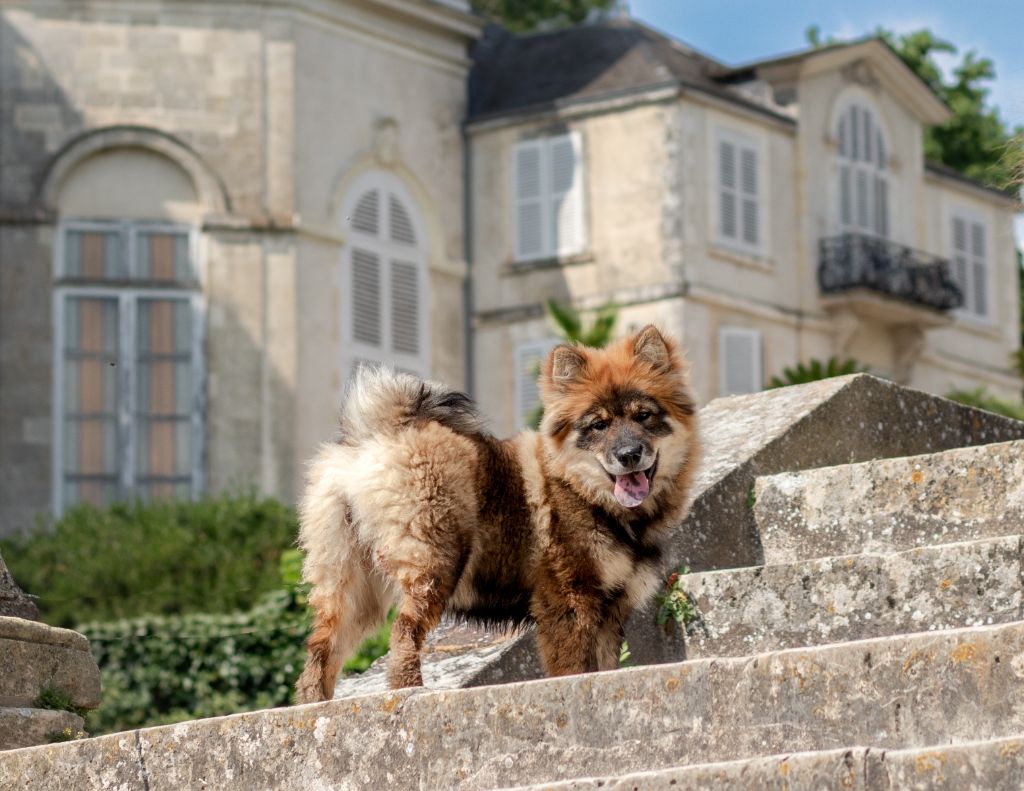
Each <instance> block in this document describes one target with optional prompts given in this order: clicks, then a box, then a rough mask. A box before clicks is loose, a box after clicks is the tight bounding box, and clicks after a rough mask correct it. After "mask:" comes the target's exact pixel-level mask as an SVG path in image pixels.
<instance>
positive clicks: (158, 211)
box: [54, 147, 203, 513]
mask: <svg viewBox="0 0 1024 791" xmlns="http://www.w3.org/2000/svg"><path fill="white" fill-rule="evenodd" d="M56 207H57V210H58V212H59V214H60V223H59V226H58V236H57V244H56V251H55V261H54V264H55V267H54V273H55V300H56V301H55V308H56V310H55V333H54V344H55V349H54V352H55V353H54V361H55V367H56V372H55V383H56V385H57V386H56V392H55V398H54V423H55V426H54V427H55V431H54V454H55V455H54V461H55V463H54V508H55V511H56V512H57V513H61V512H62V511H63V510H64V509H66V508H68V507H69V506H72V505H75V504H77V503H92V504H94V505H106V504H108V503H111V502H114V501H117V500H129V499H136V498H138V499H143V500H148V499H151V498H183V499H190V498H192V497H195V496H196V495H198V493H199V492H200V490H201V487H202V480H201V459H202V436H203V432H202V410H201V403H202V390H203V378H202V371H203V360H202V332H203V321H202V312H201V311H202V301H201V295H200V291H199V271H200V268H199V261H198V256H197V238H198V232H197V225H198V220H199V217H200V214H201V211H202V208H201V204H200V200H199V198H198V196H197V194H196V191H195V189H194V185H193V182H192V181H191V179H190V177H189V175H188V174H187V173H186V172H185V171H184V170H183V169H182V168H181V167H180V166H179V165H178V164H177V163H176V162H174V161H172V160H171V159H169V158H167V157H165V156H163V155H162V154H159V153H156V152H154V151H151V150H148V149H145V148H141V147H134V148H133V147H119V148H112V149H107V150H102V151H99V152H97V153H94V154H92V155H91V156H88V157H87V158H85V159H84V160H82V161H81V162H79V163H77V164H76V165H75V166H74V167H73V168H72V169H71V170H70V171H69V172H68V173H67V174H66V176H65V177H64V178H63V179H62V180H61V183H60V185H59V188H58V195H57V199H56Z"/></svg>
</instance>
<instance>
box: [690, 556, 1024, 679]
mask: <svg viewBox="0 0 1024 791" xmlns="http://www.w3.org/2000/svg"><path fill="white" fill-rule="evenodd" d="M1022 543H1024V542H1022V538H1021V537H1020V536H1007V537H1003V538H994V539H986V540H982V541H970V542H964V543H958V544H946V545H941V546H933V547H922V548H919V549H911V550H907V551H904V552H899V553H895V554H888V555H876V554H862V555H847V556H845V557H830V558H820V559H817V560H809V561H803V562H798V563H786V564H780V565H770V566H759V567H755V568H747V569H730V570H726V571H708V572H703V573H696V574H688V575H686V576H684V577H681V578H680V584H681V586H682V588H683V589H684V590H686V591H687V592H689V593H690V595H691V596H692V597H693V598H694V600H695V601H696V605H697V609H698V611H699V612H700V619H699V620H698V621H697V622H696V623H695V624H694V625H693V627H691V629H690V632H691V634H688V635H687V637H686V639H685V641H686V656H687V658H688V659H696V658H699V657H710V656H744V655H749V654H756V653H762V652H765V651H777V650H781V649H785V648H792V647H796V646H811V645H822V644H825V643H838V642H842V641H848V640H862V639H867V638H873V637H883V636H885V635H893V634H902V633H910V632H917V631H921V630H922V629H926V628H927V629H929V630H940V629H956V628H962V627H966V626H980V625H983V624H992V623H1008V622H1011V621H1016V620H1019V619H1021V618H1024V602H1022V601H1021V588H1022V586H1021V581H1022V579H1024V564H1022V561H1024V545H1022Z"/></svg>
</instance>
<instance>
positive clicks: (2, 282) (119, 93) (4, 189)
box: [0, 0, 1019, 534]
mask: <svg viewBox="0 0 1024 791" xmlns="http://www.w3.org/2000/svg"><path fill="white" fill-rule="evenodd" d="M947 114H948V110H947V109H946V108H945V107H944V106H943V105H942V103H941V102H940V101H938V99H937V98H936V97H935V96H934V95H932V94H931V92H930V91H929V89H928V88H927V87H926V86H925V85H923V84H922V83H920V82H919V81H918V80H917V78H916V77H915V76H914V75H913V74H912V73H911V72H910V71H909V70H907V69H906V68H905V67H904V66H903V64H902V63H901V62H900V61H899V59H898V58H897V57H896V56H895V55H894V54H893V53H892V52H891V51H890V50H888V49H887V48H886V47H885V46H884V45H883V44H881V43H880V42H878V41H864V42H860V43H857V44H854V45H848V46H843V47H833V48H828V49H824V50H819V51H815V52H811V53H804V54H802V55H799V56H793V57H788V58H780V59H776V60H771V61H765V62H760V63H755V64H751V65H749V66H745V67H742V68H730V67H727V66H725V65H724V64H721V63H719V62H717V61H715V60H713V59H711V58H708V57H707V56H704V55H702V54H700V53H697V52H694V51H692V50H689V49H687V48H686V47H684V46H683V45H681V44H679V43H678V42H675V41H673V40H671V39H668V38H667V37H665V36H663V35H660V34H658V33H655V32H653V31H651V30H649V29H647V28H645V27H643V26H642V25H639V24H637V23H634V22H631V21H628V20H613V21H604V22H599V23H595V24H591V25H586V26H582V27H578V28H572V29H568V30H562V31H555V32H550V33H541V34H534V35H527V36H512V35H510V34H507V33H504V32H502V31H500V30H498V29H495V28H488V29H487V31H486V32H485V31H483V26H482V24H481V22H480V20H479V19H478V18H477V17H475V16H474V15H472V14H471V13H470V12H469V11H468V5H467V3H466V2H465V0H278V1H277V2H273V3H266V2H256V0H252V1H251V2H249V0H240V1H233V2H227V0H204V1H203V2H199V0H134V2H132V3H125V2H119V0H105V1H101V0H88V2H72V1H71V0H31V2H30V1H29V0H0V534H2V533H9V532H14V531H18V530H26V529H30V528H31V527H32V525H33V524H34V522H35V520H36V518H37V516H38V515H40V514H46V513H57V514H60V513H62V512H63V511H65V510H66V509H67V508H68V507H69V506H72V505H74V504H76V503H80V502H91V503H98V504H103V503H108V502H111V501H114V500H121V499H132V498H149V497H168V496H177V497H195V496H197V495H199V494H200V493H202V492H217V491H221V490H224V489H231V488H239V487H256V488H258V489H259V490H260V491H263V492H265V493H268V494H273V495H276V496H279V497H281V498H283V499H285V500H289V501H291V500H294V498H295V495H296V493H297V491H298V489H299V487H300V486H301V477H302V471H303V463H304V460H305V459H306V458H308V457H309V456H310V455H311V453H312V452H313V450H314V449H315V447H316V444H317V443H318V442H320V441H323V440H324V439H327V438H329V437H330V433H331V431H332V430H333V427H334V424H335V415H336V409H337V404H338V399H339V396H340V394H341V392H342V390H343V388H344V385H345V382H346V380H347V378H348V376H349V374H350V373H351V371H352V370H353V368H354V367H355V366H357V365H359V364H361V363H363V362H366V361H375V360H383V361H386V362H388V363H390V364H392V365H394V366H395V367H397V368H400V369H403V370H408V371H411V372H414V373H417V374H419V375H423V376H429V377H432V378H435V379H438V380H441V381H444V382H446V383H448V384H450V385H453V386H455V387H459V388H466V389H469V390H471V391H472V392H473V393H474V395H475V396H476V397H477V399H478V400H479V401H480V403H481V405H482V407H483V408H484V410H485V412H487V414H488V415H489V417H491V418H492V423H493V426H494V428H495V430H496V431H499V432H502V433H505V432H510V431H513V430H515V429H516V428H518V427H519V426H521V425H522V424H523V423H524V422H525V421H526V420H527V416H528V415H529V414H530V412H531V411H532V410H533V409H534V407H535V405H536V402H537V389H536V382H535V376H534V373H535V370H536V364H537V361H538V360H539V358H540V357H541V356H542V355H543V354H544V352H545V351H546V350H547V349H548V348H549V347H550V346H551V344H552V343H553V332H552V328H551V326H550V325H549V324H548V322H547V320H546V319H545V318H544V313H543V303H544V301H545V300H546V299H548V298H554V299H557V300H560V301H564V302H570V303H572V304H573V305H575V306H576V307H578V308H580V309H583V310H587V309H591V308H597V307H600V306H601V305H604V304H605V303H607V302H609V301H615V302H616V303H617V304H619V305H620V306H621V321H620V326H619V331H620V332H623V333H625V332H627V331H628V330H630V329H632V328H634V327H639V326H641V325H642V324H645V323H647V322H651V321H654V322H657V323H659V324H661V325H662V326H663V327H665V328H666V329H667V330H669V331H671V332H673V333H675V334H676V335H678V336H679V337H681V338H682V339H683V341H684V345H685V346H686V348H687V350H688V354H689V357H690V360H691V362H692V365H693V379H694V382H695V385H696V389H697V391H698V393H699V396H700V398H701V400H702V401H707V400H710V399H711V398H714V397H716V396H718V395H722V394H726V393H732V392H745V391H748V390H753V389H759V388H760V387H761V385H763V383H764V382H765V380H766V379H767V378H768V377H769V376H770V375H771V374H774V373H778V372H779V371H780V370H781V369H782V367H783V366H786V365H791V364H793V363H796V362H798V361H802V360H808V359H810V358H819V359H826V358H828V357H829V356H831V355H839V356H842V357H847V356H849V357H854V358H856V359H858V360H859V361H860V362H861V363H863V364H866V365H869V366H871V369H872V370H873V371H875V372H877V373H881V374H883V375H886V376H891V377H893V378H895V379H898V380H900V381H903V382H907V383H909V384H911V385H914V386H918V387H922V388H925V389H929V390H933V391H936V392H940V393H941V392H945V391H946V390H947V389H948V388H949V387H951V386H957V385H961V386H971V387H974V386H977V385H978V384H985V385H987V386H988V387H989V388H990V389H991V390H992V391H994V392H996V393H1000V394H1005V395H1012V394H1014V393H1016V391H1017V389H1018V388H1019V381H1018V380H1017V379H1016V378H1015V377H1014V376H1013V375H1012V373H1011V372H1010V370H1009V367H1008V356H1009V354H1010V352H1011V351H1012V350H1013V349H1015V348H1016V346H1017V334H1016V333H1017V324H1018V318H1019V316H1018V306H1017V302H1016V296H1017V293H1018V292H1017V280H1016V277H1017V275H1016V263H1015V259H1014V247H1013V238H1012V227H1011V226H1012V220H1013V211H1014V202H1013V201H1012V200H1011V199H1010V198H1009V197H1007V196H1006V195H1003V194H1002V193H998V192H994V191H992V190H989V189H986V188H984V187H981V186H979V185H978V184H975V183H973V182H970V181H967V180H965V179H963V178H962V177H960V176H958V175H956V174H952V173H950V172H948V171H946V170H945V169H943V168H940V167H937V166H933V165H928V164H926V163H925V162H924V160H923V155H922V149H921V135H922V130H923V128H924V127H925V126H926V125H928V124H935V123H940V122H941V121H942V120H943V119H944V118H946V117H947ZM922 251H924V252H922ZM942 261H947V262H948V264H949V268H948V274H943V272H944V271H945V270H943V266H945V265H944V264H942V263H941V262H942Z"/></svg>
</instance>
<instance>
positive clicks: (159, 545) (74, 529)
mask: <svg viewBox="0 0 1024 791" xmlns="http://www.w3.org/2000/svg"><path fill="white" fill-rule="evenodd" d="M296 533H297V524H296V519H295V513H294V511H293V510H292V509H291V508H288V507H287V506H285V505H283V504H282V503H280V502H278V501H276V500H272V499H260V498H257V497H256V496H255V495H254V494H251V493H249V494H235V495H223V496H220V497H217V498H208V499H204V500H200V501H199V502H195V503H190V502H154V503H148V504H143V503H135V504H123V505H115V506H112V507H110V508H106V509H102V510H100V509H97V508H93V507H91V506H80V507H77V508H74V509H72V510H71V511H69V512H68V513H67V515H65V516H64V518H62V519H60V520H59V521H58V522H57V523H56V524H54V525H53V526H52V529H49V530H44V529H41V530H40V531H39V532H37V533H34V534H31V535H27V536H21V537H15V538H8V539H5V540H4V541H2V542H0V553H2V554H3V557H4V559H5V560H6V561H7V565H8V566H9V567H10V569H11V573H12V574H13V575H14V578H15V579H16V580H18V583H19V585H21V587H22V588H24V589H25V590H26V591H28V592H29V593H32V594H35V595H36V596H38V597H39V599H38V603H39V609H40V612H41V614H42V617H43V619H44V620H45V621H46V622H47V623H51V624H54V625H58V626H73V625H75V624H77V623H80V622H82V621H92V620H97V621H101V620H111V619H115V618H130V617H134V616H139V615H144V614H162V615H169V614H176V613H188V612H207V613H212V612H221V613H226V612H232V611H234V610H240V609H247V608H249V607H252V606H253V605H254V604H255V603H256V602H257V601H258V600H259V598H260V596H261V595H262V594H264V593H266V592H267V591H271V590H274V589H275V588H278V587H280V577H279V573H278V560H279V558H280V556H281V552H282V550H284V549H285V548H286V547H288V546H289V545H291V544H294V542H295V537H296Z"/></svg>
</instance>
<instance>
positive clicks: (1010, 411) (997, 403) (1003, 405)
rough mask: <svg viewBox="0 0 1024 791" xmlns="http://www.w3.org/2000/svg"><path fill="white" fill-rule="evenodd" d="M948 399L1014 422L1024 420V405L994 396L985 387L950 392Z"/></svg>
mask: <svg viewBox="0 0 1024 791" xmlns="http://www.w3.org/2000/svg"><path fill="white" fill-rule="evenodd" d="M946 398H948V399H950V400H951V401H957V402H959V403H961V404H966V405H967V406H973V407H977V408H978V409H984V410H985V411H986V412H995V413H996V414H997V415H1005V416H1006V417H1012V418H1013V419H1014V420H1024V404H1022V403H1020V402H1019V401H1007V400H1006V399H1003V398H999V396H994V395H992V394H991V393H990V392H988V390H987V389H986V388H984V387H978V388H976V389H974V390H950V391H949V392H948V393H946Z"/></svg>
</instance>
